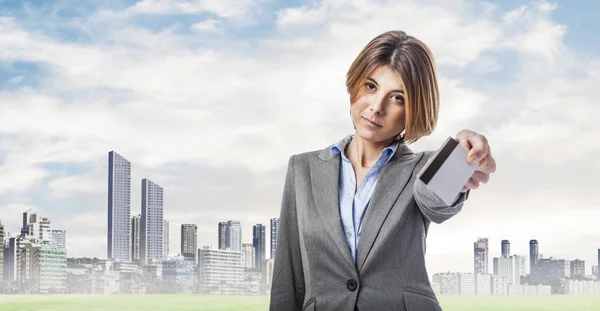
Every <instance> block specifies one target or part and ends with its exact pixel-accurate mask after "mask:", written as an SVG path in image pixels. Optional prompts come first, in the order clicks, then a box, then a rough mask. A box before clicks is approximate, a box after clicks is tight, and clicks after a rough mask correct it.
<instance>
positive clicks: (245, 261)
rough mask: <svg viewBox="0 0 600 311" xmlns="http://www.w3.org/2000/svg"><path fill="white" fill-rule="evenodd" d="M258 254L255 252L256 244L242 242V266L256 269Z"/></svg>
mask: <svg viewBox="0 0 600 311" xmlns="http://www.w3.org/2000/svg"><path fill="white" fill-rule="evenodd" d="M255 261H256V255H255V253H254V245H252V244H250V243H243V244H242V266H244V269H254V268H256V267H255V266H254V264H255Z"/></svg>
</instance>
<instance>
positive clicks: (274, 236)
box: [270, 217, 279, 259]
mask: <svg viewBox="0 0 600 311" xmlns="http://www.w3.org/2000/svg"><path fill="white" fill-rule="evenodd" d="M277 228H279V218H277V217H275V218H271V257H270V258H271V259H273V258H275V250H276V249H277Z"/></svg>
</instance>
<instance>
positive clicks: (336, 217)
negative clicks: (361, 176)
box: [309, 147, 354, 266]
mask: <svg viewBox="0 0 600 311" xmlns="http://www.w3.org/2000/svg"><path fill="white" fill-rule="evenodd" d="M340 159H341V156H340V155H339V154H338V155H336V156H333V157H332V156H331V154H330V148H329V147H328V148H325V149H323V150H322V151H321V152H320V153H319V155H318V157H317V158H314V157H309V165H310V178H311V181H312V182H311V186H312V192H313V197H314V200H315V205H316V208H317V212H318V213H319V216H320V218H321V219H322V220H323V221H324V222H325V228H326V229H327V232H328V233H329V235H330V236H331V238H332V239H333V242H334V243H335V245H336V246H337V247H338V248H339V250H340V253H341V254H342V257H344V258H345V259H346V261H347V262H348V264H350V265H351V266H354V262H353V261H352V254H350V248H349V247H348V242H347V241H346V236H345V235H344V232H343V230H342V220H341V218H340V203H339V190H338V187H339V176H340Z"/></svg>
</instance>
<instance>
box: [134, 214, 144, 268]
mask: <svg viewBox="0 0 600 311" xmlns="http://www.w3.org/2000/svg"><path fill="white" fill-rule="evenodd" d="M141 219H142V215H140V214H137V215H135V216H133V218H131V260H133V262H139V261H140V234H141V233H140V229H141V224H140V221H141Z"/></svg>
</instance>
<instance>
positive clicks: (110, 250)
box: [0, 151, 600, 295]
mask: <svg viewBox="0 0 600 311" xmlns="http://www.w3.org/2000/svg"><path fill="white" fill-rule="evenodd" d="M141 182H142V183H141V184H142V187H141V188H142V189H141V191H142V196H141V200H142V202H141V203H142V204H141V205H142V209H141V214H137V215H133V216H132V215H131V163H130V162H129V161H128V160H126V159H125V158H124V157H122V156H121V155H119V154H118V153H116V152H114V151H111V152H109V153H108V206H107V216H108V228H107V256H106V258H107V259H99V258H68V257H67V232H66V231H65V230H60V229H55V228H52V222H51V220H50V219H49V218H48V217H43V216H42V215H40V214H39V213H37V212H31V210H28V211H24V212H23V214H22V228H21V229H20V232H19V233H17V234H10V233H8V232H7V233H6V234H5V232H6V231H5V228H4V226H3V225H2V219H0V276H2V278H1V279H0V280H1V282H0V293H4V294H143V293H160V294H192V293H197V294H230V295H268V294H269V292H270V288H271V279H272V274H273V261H274V255H275V250H276V249H277V241H276V237H277V228H278V225H279V219H278V218H272V219H270V224H269V229H270V230H269V239H268V241H269V243H270V254H269V255H270V256H269V257H268V258H267V256H266V247H265V246H266V242H267V238H266V233H267V229H266V226H265V225H263V224H255V225H253V234H252V243H243V241H242V224H241V222H240V221H239V220H226V221H222V222H219V223H218V224H215V233H216V234H217V236H218V247H217V248H212V247H210V246H203V247H201V248H199V247H198V245H197V236H198V233H197V231H198V226H197V225H196V224H189V223H184V224H180V228H181V229H180V234H181V236H180V245H179V253H178V255H177V256H168V254H169V253H170V246H169V236H168V234H169V226H170V223H169V221H168V220H166V219H164V217H163V211H164V206H163V188H162V187H161V186H159V185H158V184H156V183H154V182H153V181H151V180H150V179H148V178H144V179H142V181H141ZM0 216H2V217H7V215H0ZM10 217H15V216H10ZM500 247H501V256H500V257H496V258H493V260H492V262H493V271H491V272H490V271H489V268H488V265H489V258H488V257H489V256H488V254H489V240H488V238H478V239H477V241H476V242H475V243H474V253H473V254H474V258H473V263H474V271H473V272H468V273H462V272H444V273H436V274H434V275H433V279H432V281H431V285H432V287H433V289H434V291H435V292H436V294H438V295H551V294H555V295H556V294H559V295H575V294H600V281H599V280H598V265H594V266H593V267H592V275H585V261H583V260H578V259H575V260H572V261H571V260H567V259H557V258H553V257H549V258H543V256H542V254H540V253H539V243H538V241H537V240H530V241H529V259H527V256H525V255H518V254H511V252H510V241H508V240H502V241H501V243H500ZM598 261H599V262H600V249H598Z"/></svg>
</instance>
